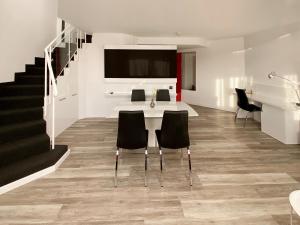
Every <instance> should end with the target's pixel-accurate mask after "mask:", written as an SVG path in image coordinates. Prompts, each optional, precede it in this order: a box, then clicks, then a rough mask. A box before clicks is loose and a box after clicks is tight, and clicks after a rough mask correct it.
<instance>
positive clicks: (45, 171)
mask: <svg viewBox="0 0 300 225" xmlns="http://www.w3.org/2000/svg"><path fill="white" fill-rule="evenodd" d="M69 154H70V149H68V151H66V153H65V154H64V155H63V156H62V157H61V158H60V159H59V160H58V161H57V162H56V163H55V164H54V165H53V166H50V167H48V168H45V169H43V170H40V171H38V172H36V173H33V174H31V175H29V176H27V177H23V178H21V179H19V180H16V181H14V182H12V183H9V184H6V185H4V186H2V187H0V195H1V194H4V193H6V192H8V191H11V190H13V189H15V188H18V187H20V186H22V185H24V184H27V183H29V182H31V181H34V180H37V179H39V178H41V177H43V176H46V175H48V174H50V173H53V172H54V171H55V170H57V169H58V167H59V166H60V165H61V164H62V163H63V161H65V159H66V158H67V157H68V156H69Z"/></svg>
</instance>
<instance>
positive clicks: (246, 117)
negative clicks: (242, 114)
mask: <svg viewBox="0 0 300 225" xmlns="http://www.w3.org/2000/svg"><path fill="white" fill-rule="evenodd" d="M248 113H249V112H247V114H246V118H245V121H244V127H246V122H247V120H248Z"/></svg>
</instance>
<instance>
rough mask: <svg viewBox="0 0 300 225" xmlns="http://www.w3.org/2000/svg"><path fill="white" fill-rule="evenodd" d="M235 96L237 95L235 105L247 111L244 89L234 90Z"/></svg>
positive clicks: (246, 98) (247, 102) (247, 103)
mask: <svg viewBox="0 0 300 225" xmlns="http://www.w3.org/2000/svg"><path fill="white" fill-rule="evenodd" d="M235 91H236V94H237V104H238V106H239V107H240V108H241V109H245V110H246V109H247V107H248V105H249V101H248V97H247V95H246V90H245V89H239V88H236V89H235Z"/></svg>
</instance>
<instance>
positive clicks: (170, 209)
mask: <svg viewBox="0 0 300 225" xmlns="http://www.w3.org/2000/svg"><path fill="white" fill-rule="evenodd" d="M195 109H196V110H197V111H198V112H199V115H200V116H199V117H198V118H193V119H190V138H191V143H192V146H191V151H192V165H193V180H194V185H193V187H190V186H189V184H188V164H187V156H186V154H185V156H184V161H183V162H181V160H180V153H179V152H167V153H165V168H166V170H165V183H164V184H165V187H164V188H161V187H160V186H159V160H158V154H157V150H156V149H151V150H150V155H149V156H150V160H149V163H150V171H149V174H150V178H149V187H147V188H145V187H144V186H143V182H144V180H143V178H144V177H143V176H144V173H143V169H144V168H143V163H144V155H143V152H142V153H139V152H136V153H131V152H123V153H122V159H121V164H120V172H119V187H118V188H114V187H113V174H114V173H113V170H114V154H115V143H116V131H117V130H116V128H117V122H116V121H115V120H108V119H101V118H91V119H84V120H80V121H78V122H77V123H75V124H74V125H73V126H72V127H71V128H69V129H67V130H66V131H65V132H64V133H63V134H61V135H60V136H59V138H58V140H57V141H58V142H59V143H63V144H69V146H70V148H71V155H70V156H69V158H68V159H67V160H66V161H65V162H64V163H63V164H62V166H61V168H60V169H58V170H57V171H56V172H55V173H53V174H51V175H49V176H46V177H44V178H42V179H39V180H37V181H34V182H32V183H30V184H27V185H25V186H23V187H20V188H18V189H16V190H14V191H11V192H9V193H6V194H4V195H1V196H0V224H1V225H3V224H47V225H48V224H49V225H51V224H80V225H81V224H82V225H89V224H100V225H106V224H107V225H112V224H115V225H142V224H145V225H175V224H176V225H199V224H200V225H201V224H208V225H212V224H219V225H229V224H230V225H231V224H232V225H250V224H251V225H287V224H289V211H290V207H289V203H288V194H289V193H290V192H291V191H293V190H295V189H300V183H299V181H300V146H299V145H284V144H281V143H280V142H278V141H277V140H275V139H273V138H271V137H270V136H268V135H266V134H264V133H262V132H261V131H260V128H259V124H258V123H255V122H253V121H251V120H250V121H249V123H248V124H247V127H246V128H243V126H242V121H241V120H239V121H238V122H237V123H236V124H235V123H234V121H233V116H234V114H233V113H229V112H223V111H219V110H213V109H208V108H203V107H196V106H195ZM274 123H276V121H274ZM295 219H296V216H295ZM295 224H300V220H298V219H297V221H296V223H295Z"/></svg>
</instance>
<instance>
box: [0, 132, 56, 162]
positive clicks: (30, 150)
mask: <svg viewBox="0 0 300 225" xmlns="http://www.w3.org/2000/svg"><path fill="white" fill-rule="evenodd" d="M48 150H50V138H49V136H48V135H47V134H38V135H34V136H31V137H27V138H23V139H19V140H18V141H14V142H9V143H5V144H2V145H0V166H4V165H8V164H10V163H13V162H15V161H17V160H21V159H24V158H26V157H29V156H32V155H36V154H40V153H42V152H45V151H48Z"/></svg>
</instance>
